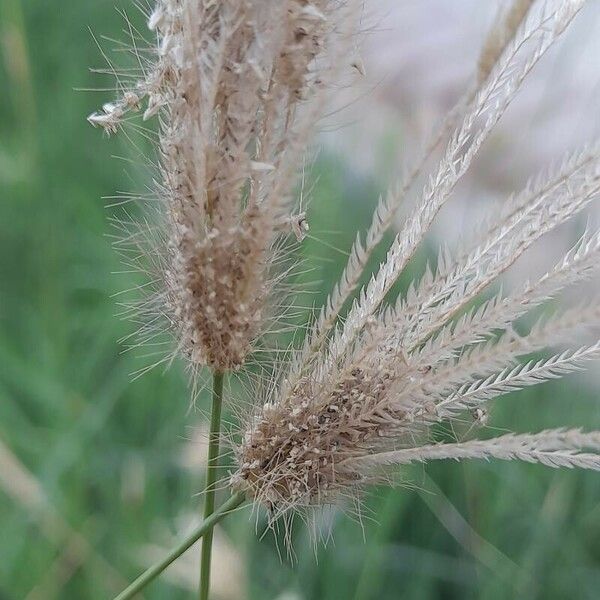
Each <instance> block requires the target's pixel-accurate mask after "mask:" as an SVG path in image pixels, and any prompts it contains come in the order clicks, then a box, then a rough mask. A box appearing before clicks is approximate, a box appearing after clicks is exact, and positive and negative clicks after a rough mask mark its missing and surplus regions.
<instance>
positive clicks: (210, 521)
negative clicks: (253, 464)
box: [114, 493, 245, 600]
mask: <svg viewBox="0 0 600 600" xmlns="http://www.w3.org/2000/svg"><path fill="white" fill-rule="evenodd" d="M244 500H245V496H244V494H242V493H237V494H234V495H233V496H231V498H229V500H227V502H225V503H223V504H222V505H221V506H220V507H219V508H218V509H217V510H216V511H215V512H213V513H212V514H211V515H210V516H209V517H208V518H207V519H204V520H203V521H202V523H200V525H198V527H197V528H196V529H195V530H194V531H192V533H190V535H189V536H188V537H187V538H185V540H183V541H182V542H181V544H179V546H177V547H176V548H174V549H173V550H171V552H169V554H168V555H167V556H165V558H164V559H163V560H161V561H160V562H158V563H156V564H155V565H153V566H152V567H150V568H149V569H148V570H146V571H145V572H144V573H142V574H141V575H140V576H139V577H138V578H137V579H136V580H135V581H134V582H133V583H132V584H131V585H130V586H129V587H128V588H127V589H125V590H123V591H122V592H121V593H120V594H119V595H118V596H117V597H116V598H115V599H114V600H129V599H130V598H133V597H134V596H135V595H136V594H137V593H138V592H140V591H141V590H142V589H144V588H145V587H146V586H147V585H148V584H149V583H150V582H151V581H152V580H153V579H155V578H156V577H157V576H158V575H160V574H161V573H162V572H163V571H164V570H165V569H166V568H167V567H168V566H169V565H170V564H171V563H172V562H173V561H175V560H177V559H178V558H179V557H180V556H181V555H182V554H183V553H184V552H185V551H186V550H188V549H189V548H191V547H192V546H193V545H194V544H195V543H196V542H197V541H198V540H199V539H200V538H201V537H202V536H205V535H206V534H207V533H209V532H210V533H212V530H213V527H214V526H215V525H216V524H217V523H218V522H219V521H220V520H221V519H223V517H225V516H226V515H227V514H228V513H229V512H231V511H232V510H234V509H235V508H237V507H238V506H239V505H240V504H242V503H243V502H244Z"/></svg>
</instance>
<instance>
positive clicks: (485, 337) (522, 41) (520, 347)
mask: <svg viewBox="0 0 600 600" xmlns="http://www.w3.org/2000/svg"><path fill="white" fill-rule="evenodd" d="M517 4H518V5H519V7H518V9H519V10H517V7H513V9H512V10H511V13H510V15H509V17H507V22H506V24H505V26H506V28H507V29H510V32H509V33H506V34H503V35H504V37H503V41H502V46H503V50H502V52H495V53H494V59H493V62H494V63H495V66H494V68H493V69H492V70H491V71H490V73H489V77H487V79H486V80H485V82H483V83H482V84H481V86H480V87H479V89H478V91H477V93H476V94H475V95H474V97H473V99H472V101H470V102H469V103H468V106H467V107H466V110H465V113H464V115H463V117H462V121H461V122H460V123H459V125H458V126H457V129H456V131H455V132H454V133H453V134H452V135H451V136H450V139H449V142H448V145H447V148H446V150H445V153H444V155H443V156H442V158H441V160H440V162H439V164H438V165H437V168H436V169H434V173H433V175H432V176H431V177H430V178H429V180H428V181H427V182H426V184H425V186H424V189H423V192H422V195H421V197H420V200H419V202H418V203H417V206H416V209H415V211H414V212H413V214H412V215H410V216H409V218H408V219H407V221H406V223H405V224H404V226H403V227H402V228H401V229H400V232H399V233H398V235H397V236H396V238H395V240H394V241H393V242H392V244H391V246H390V248H389V250H388V253H387V256H386V258H385V260H384V261H383V262H382V264H381V265H380V266H379V269H378V270H377V271H376V272H375V273H374V274H373V275H372V277H371V279H370V280H369V281H368V283H367V284H366V285H365V286H364V287H363V288H362V289H361V290H360V292H359V294H358V297H357V298H356V299H355V301H354V302H353V304H352V305H351V307H350V309H349V311H348V314H347V315H346V316H345V318H344V319H340V318H339V315H340V313H341V310H342V307H343V305H344V303H345V302H346V300H347V299H348V298H349V297H350V296H351V293H352V291H353V290H354V288H355V287H356V286H357V284H358V281H359V280H360V278H361V276H362V275H363V273H364V270H365V267H366V262H367V261H366V258H367V257H368V255H369V254H370V251H371V249H372V248H373V247H374V246H375V245H377V244H378V243H379V241H380V240H381V239H382V232H383V231H385V230H386V229H387V227H388V225H389V222H390V219H391V218H392V215H393V213H394V210H395V208H394V207H395V205H396V203H397V198H396V196H397V194H398V190H400V191H402V190H403V189H404V188H403V186H397V187H395V188H392V190H391V191H390V192H389V193H388V194H387V196H385V197H384V198H383V199H382V200H381V201H380V203H379V205H378V207H377V210H376V213H375V216H374V218H373V223H372V225H371V229H370V230H369V231H368V233H367V236H366V241H365V242H362V241H361V239H360V238H357V242H356V244H355V246H354V248H353V251H352V253H351V256H350V258H349V261H348V265H347V267H346V269H345V271H344V273H343V275H342V278H341V280H340V282H339V283H338V284H337V285H336V286H335V287H334V289H333V292H332V294H331V296H330V297H329V299H328V300H327V302H326V303H325V306H324V308H323V309H322V310H321V312H320V313H319V315H318V317H317V319H316V321H315V324H314V325H313V327H312V328H311V330H310V331H309V334H308V336H307V339H306V342H305V344H304V346H303V347H302V348H301V349H300V350H299V351H298V352H297V353H296V355H295V356H294V357H293V359H292V360H291V362H290V364H289V366H288V367H287V368H284V369H282V371H281V372H279V373H277V379H276V381H275V383H274V385H273V386H272V387H271V389H270V392H269V394H268V395H267V396H266V397H265V396H264V395H263V396H262V398H263V402H264V404H263V406H262V407H260V408H259V409H258V410H257V411H256V412H255V413H254V414H252V415H251V416H250V418H249V420H248V423H247V425H246V429H245V431H244V433H243V439H242V441H241V443H240V444H239V445H238V446H237V447H236V448H235V451H236V455H237V460H238V469H237V472H235V474H234V475H233V478H232V483H233V485H234V486H235V487H236V488H238V489H241V490H244V491H245V492H246V493H247V494H248V495H249V496H251V497H253V498H254V499H255V501H256V502H258V503H260V504H263V505H266V506H268V507H269V508H270V509H271V511H272V515H273V516H278V515H282V514H285V513H286V512H287V511H288V510H289V509H293V508H297V507H308V506H311V505H322V504H324V503H327V502H335V501H336V500H337V499H338V498H339V497H340V496H344V495H348V494H352V492H353V490H356V489H358V488H360V487H362V486H363V485H365V484H366V483H369V482H371V481H374V480H377V479H378V478H379V477H380V476H381V467H382V466H385V465H392V464H407V463H409V462H415V461H418V462H424V461H427V460H432V459H439V458H456V459H464V458H500V459H505V460H513V459H520V460H525V461H528V462H540V463H542V464H545V465H549V466H554V467H561V466H564V467H574V466H577V467H581V468H589V469H599V468H600V452H598V451H599V449H600V443H599V439H600V438H599V435H600V434H598V433H589V434H587V433H582V432H580V431H579V430H576V431H565V430H556V431H544V432H542V433H539V434H525V435H514V434H511V435H508V436H503V437H499V438H495V439H492V440H485V441H469V442H464V443H456V444H451V443H448V444H433V445H432V444H430V443H429V441H428V440H429V439H430V431H431V427H432V425H434V424H436V423H439V422H442V421H444V420H447V419H458V420H465V419H467V420H468V421H472V422H473V427H477V426H478V425H479V426H481V425H485V424H486V423H487V422H488V420H489V413H488V411H487V408H486V405H487V403H488V402H489V401H490V400H492V399H493V398H496V397H498V396H501V395H503V394H506V393H508V392H511V391H514V390H518V389H522V388H523V387H526V386H529V385H534V384H537V383H539V382H541V381H545V380H548V379H553V378H556V377H560V376H562V375H564V374H566V373H570V372H573V371H578V370H580V369H581V368H582V367H583V366H584V365H585V364H586V363H587V362H588V361H590V360H594V359H597V358H600V342H598V343H592V344H589V345H585V346H580V347H577V346H575V347H574V348H573V349H569V350H566V351H562V352H560V353H558V354H556V355H554V356H551V357H550V358H546V359H540V360H534V361H530V362H525V363H524V364H522V363H520V362H519V360H520V358H522V357H524V356H527V355H529V354H530V353H531V352H536V351H539V350H542V349H544V348H547V347H551V346H554V345H556V344H562V343H564V342H567V341H573V340H574V339H577V335H576V333H577V332H582V331H583V332H585V331H587V330H589V328H591V327H598V326H600V310H598V308H597V303H596V302H595V301H590V302H587V303H584V304H582V305H581V306H580V307H577V308H576V309H571V310H567V311H565V312H564V313H562V314H557V315H554V316H552V317H550V318H547V319H544V320H541V321H539V322H538V323H537V324H536V325H534V326H533V327H532V328H531V330H530V331H529V333H528V334H525V335H519V334H518V333H517V332H516V331H515V329H514V327H513V323H514V321H515V320H516V319H518V318H519V317H521V316H523V315H524V314H526V313H527V312H528V311H529V310H531V309H532V308H534V307H536V306H539V305H540V304H542V303H544V302H545V301H546V300H548V299H549V298H552V297H554V296H556V295H557V294H558V293H560V292H561V290H563V289H564V287H565V286H567V285H570V284H573V283H575V282H578V281H582V280H584V279H586V278H589V277H590V276H591V275H592V274H594V273H595V272H596V268H597V265H598V258H599V257H600V233H585V234H584V235H583V236H582V238H581V239H580V240H579V242H578V243H577V244H576V245H575V246H574V247H573V249H572V250H571V251H570V252H569V253H568V254H567V255H566V256H565V257H563V259H562V260H561V261H560V262H559V263H558V264H557V265H556V267H555V268H553V269H552V270H550V271H548V272H547V273H546V274H545V275H543V276H542V277H540V278H538V279H537V280H535V281H532V282H528V283H526V284H525V285H524V286H523V288H522V289H520V290H517V291H515V292H514V293H512V294H511V295H508V296H504V295H502V294H498V295H496V296H494V297H493V298H492V299H491V300H487V301H486V302H484V303H483V304H481V305H480V306H479V307H476V308H474V309H473V308H471V306H472V303H473V301H475V300H477V298H478V296H479V294H480V293H481V292H482V291H484V290H486V289H487V288H489V286H490V285H491V284H492V283H493V282H494V281H496V280H497V278H498V277H499V276H501V275H502V274H503V273H504V272H505V271H506V270H507V269H509V268H510V267H511V266H512V265H513V264H514V263H515V261H516V260H517V259H518V258H519V257H520V256H522V255H523V253H524V252H526V250H527V249H528V248H530V247H531V246H532V244H534V243H535V242H536V241H538V240H539V239H540V238H541V237H542V236H543V235H545V234H546V233H549V232H551V231H553V230H554V229H556V228H557V227H559V226H560V225H561V224H563V223H565V222H566V221H568V220H569V219H571V218H572V217H573V216H575V215H577V214H579V213H580V212H581V211H582V210H584V209H585V208H586V207H587V206H588V205H589V204H590V202H591V201H592V200H593V199H594V198H595V197H597V196H598V194H599V193H600V152H599V147H598V145H597V144H593V145H590V146H588V147H585V148H582V149H580V150H578V151H576V152H574V153H571V154H569V155H568V156H567V157H566V158H565V159H564V160H563V161H562V162H561V163H560V164H559V165H558V167H556V168H553V169H550V170H548V171H547V172H544V173H542V174H540V175H539V176H538V177H536V178H535V179H533V180H532V181H531V182H530V183H529V184H528V185H527V186H526V187H525V188H524V189H523V190H522V191H521V192H520V193H518V194H516V195H514V196H512V197H510V198H509V199H508V200H507V202H506V203H505V205H504V206H503V209H502V211H501V212H500V213H499V214H498V215H496V216H495V217H494V219H492V220H490V222H489V223H488V224H487V225H485V226H484V227H483V228H482V231H483V233H482V234H481V236H480V238H479V239H477V240H476V241H475V242H474V243H473V244H471V245H468V244H467V245H466V246H465V247H464V248H459V249H457V250H456V251H454V252H451V251H450V250H448V249H446V248H443V249H442V250H441V251H440V254H439V257H438V260H437V265H436V267H435V268H433V267H429V266H428V267H427V269H426V271H425V273H424V275H423V276H422V278H421V279H420V280H418V281H415V282H414V283H413V284H412V285H411V286H410V287H409V289H408V290H407V292H406V293H405V294H403V295H401V296H400V298H399V299H398V300H397V301H396V302H394V303H390V302H388V301H387V295H388V292H389V291H390V290H391V288H392V286H393V285H394V284H395V283H396V281H397V280H398V278H399V276H400V275H401V274H402V273H403V271H404V269H405V267H406V266H407V264H408V263H409V261H410V260H411V259H412V257H413V256H414V254H415V251H416V249H417V247H418V246H419V244H420V242H421V241H422V240H423V239H424V237H425V235H426V233H427V231H428V229H429V227H430V226H431V224H432V222H433V220H434V219H435V217H436V215H437V213H438V212H439V211H440V209H441V208H442V206H444V204H445V203H446V202H447V201H448V199H449V198H450V196H451V193H452V192H453V190H454V188H455V186H456V184H457V183H458V181H459V180H460V178H461V176H462V175H463V174H464V173H465V172H466V171H467V169H468V168H469V166H470V165H471V163H472V161H473V159H474V158H475V156H476V154H477V153H478V151H479V149H480V148H481V146H482V144H483V143H484V141H485V139H486V138H487V137H488V135H489V133H490V132H491V131H492V129H493V127H494V126H495V124H496V123H497V122H498V121H499V119H500V118H501V117H502V115H503V113H504V112H505V110H506V109H507V107H508V106H509V104H510V103H511V101H512V99H513V98H514V96H515V94H516V92H517V91H518V90H519V88H520V86H521V84H522V82H523V80H524V79H525V77H526V76H527V74H528V73H529V72H530V71H531V69H532V68H533V67H534V65H535V64H536V63H537V61H538V60H539V59H540V58H541V57H542V56H543V55H544V53H545V52H546V51H547V50H548V48H549V47H550V46H551V45H552V44H553V42H554V41H555V40H556V39H557V38H558V36H559V35H560V34H561V33H562V32H563V31H564V30H565V28H566V27H567V25H568V24H569V22H570V21H571V19H572V18H573V17H574V16H575V14H576V13H577V11H578V10H579V8H580V7H581V6H582V4H583V2H575V1H573V2H559V1H546V2H540V3H537V4H536V6H535V7H534V8H532V9H531V10H529V4H530V3H527V7H525V6H524V3H517ZM517 21H518V23H517ZM517 25H518V26H517ZM579 343H580V342H579Z"/></svg>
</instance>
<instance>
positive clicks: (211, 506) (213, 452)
mask: <svg viewBox="0 0 600 600" xmlns="http://www.w3.org/2000/svg"><path fill="white" fill-rule="evenodd" d="M224 378H225V376H224V374H223V373H222V372H221V371H215V372H214V373H213V392H212V408H211V413H210V433H209V437H208V461H207V465H206V488H205V496H204V518H205V519H207V518H208V517H210V515H211V514H212V513H213V511H214V510H215V482H216V480H217V469H218V465H219V439H220V435H221V406H222V404H223V380H224ZM212 541H213V530H212V529H211V530H210V531H207V533H206V535H205V536H204V539H203V540H202V552H201V555H200V588H199V595H198V597H199V599H200V600H208V592H209V589H210V561H211V555H212Z"/></svg>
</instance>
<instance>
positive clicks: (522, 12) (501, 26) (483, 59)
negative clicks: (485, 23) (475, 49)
mask: <svg viewBox="0 0 600 600" xmlns="http://www.w3.org/2000/svg"><path fill="white" fill-rule="evenodd" d="M532 4H533V0H513V1H512V4H511V5H510V6H509V8H508V9H507V10H505V12H504V14H503V15H501V16H500V17H499V19H498V20H499V22H497V23H495V24H494V26H493V27H492V29H491V30H490V32H489V33H488V36H487V38H486V40H485V42H484V43H483V48H482V49H481V54H480V56H479V64H478V65H477V66H478V73H477V76H478V79H479V81H484V80H485V79H487V77H488V75H489V74H490V73H491V71H492V69H493V67H494V65H495V64H496V62H497V61H498V59H499V58H500V55H501V54H502V52H503V51H504V49H505V48H506V46H507V45H508V43H509V42H510V40H511V39H512V38H513V37H514V35H515V34H516V32H517V29H518V28H519V26H520V25H521V23H522V22H523V21H524V20H525V17H526V16H527V13H528V11H529V9H530V8H531V6H532Z"/></svg>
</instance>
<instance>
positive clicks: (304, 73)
mask: <svg viewBox="0 0 600 600" xmlns="http://www.w3.org/2000/svg"><path fill="white" fill-rule="evenodd" d="M356 4H357V5H358V3H356ZM355 13H356V7H353V3H352V2H350V3H346V2H344V3H342V2H337V1H334V0H285V1H281V0H266V1H265V0H260V1H258V0H199V1H192V0H159V2H158V3H157V5H156V8H155V10H154V11H153V12H152V14H151V15H149V17H148V25H149V28H150V30H152V31H153V32H155V34H156V51H155V52H154V54H155V58H154V59H153V60H150V61H149V62H148V63H147V64H144V68H143V71H144V73H143V77H142V78H141V79H140V80H139V81H137V82H136V83H135V84H134V85H133V86H131V89H126V90H125V91H124V93H123V94H122V96H121V98H119V99H118V100H117V101H115V102H112V103H110V104H106V105H104V107H103V110H102V111H101V112H99V113H94V114H92V115H90V117H89V121H90V123H92V124H93V125H95V126H100V127H102V128H104V129H105V130H106V131H107V132H108V133H109V134H110V133H115V132H117V131H118V130H119V128H120V127H121V126H123V125H125V124H126V118H127V116H128V114H129V113H130V112H131V111H135V110H138V109H139V108H141V107H142V105H144V106H145V108H144V119H145V120H147V119H150V118H152V117H154V116H155V115H157V116H158V118H159V121H160V126H159V140H160V142H159V146H160V147H159V150H160V160H159V177H158V178H157V179H158V181H157V184H156V188H157V189H156V193H157V195H158V197H159V199H161V200H162V201H163V202H164V204H165V207H166V210H165V211H164V213H163V214H162V215H161V216H162V218H163V220H164V221H165V223H164V226H162V227H161V232H160V238H161V240H164V246H165V248H164V249H158V250H156V251H154V252H153V251H151V254H154V255H155V256H158V257H159V258H157V259H156V261H157V262H158V273H157V275H156V278H157V280H158V281H160V284H158V285H157V286H156V287H157V289H158V293H157V295H156V296H155V297H153V298H151V299H150V300H146V301H145V302H144V303H142V305H141V313H142V316H143V317H145V319H144V320H145V325H144V326H143V328H142V333H143V336H144V337H145V338H146V339H152V337H153V336H154V335H155V332H156V331H157V330H158V329H159V327H160V325H156V324H157V323H158V319H157V313H158V316H161V315H162V316H165V317H166V320H167V322H168V323H169V324H170V325H171V327H172V329H174V330H175V332H176V335H177V337H178V349H179V350H181V351H182V352H183V353H184V354H185V355H186V356H187V357H189V359H190V361H191V362H192V363H193V364H194V365H200V366H201V365H209V366H210V367H212V368H213V369H215V370H218V371H225V370H231V369H237V368H238V367H240V366H241V365H242V364H243V363H244V361H245V359H246V357H247V355H248V353H249V352H250V351H251V349H252V345H253V342H254V341H255V339H256V338H257V336H258V335H259V334H260V333H261V331H262V329H263V322H264V319H265V304H266V302H267V297H268V296H269V293H270V291H271V287H272V281H273V272H272V266H273V264H274V263H275V262H276V261H275V258H276V257H275V254H276V248H277V247H278V244H277V239H278V237H280V236H281V235H282V233H285V232H288V231H291V232H293V233H294V234H295V235H296V237H297V238H299V239H301V238H302V237H303V236H304V235H305V231H306V227H307V225H306V222H305V220H304V217H303V215H302V214H293V206H292V205H293V202H292V196H293V195H292V193H291V192H292V190H293V187H294V180H295V173H296V171H297V170H298V168H299V166H300V165H301V162H302V156H303V153H304V152H306V146H307V143H308V142H309V141H310V136H311V133H312V131H313V128H314V125H315V123H316V122H317V121H318V119H319V117H320V116H321V113H322V110H323V106H324V101H325V96H326V92H327V90H328V89H329V86H328V84H329V82H330V80H331V79H332V77H333V76H334V73H335V72H336V71H337V70H338V69H339V68H341V67H343V66H344V65H346V63H345V57H346V56H347V55H348V44H349V43H350V41H349V40H350V39H351V36H350V32H351V31H352V26H351V23H353V20H354V14H355ZM347 66H348V67H349V66H350V65H349V63H348V64H347ZM155 325H156V326H155Z"/></svg>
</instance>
